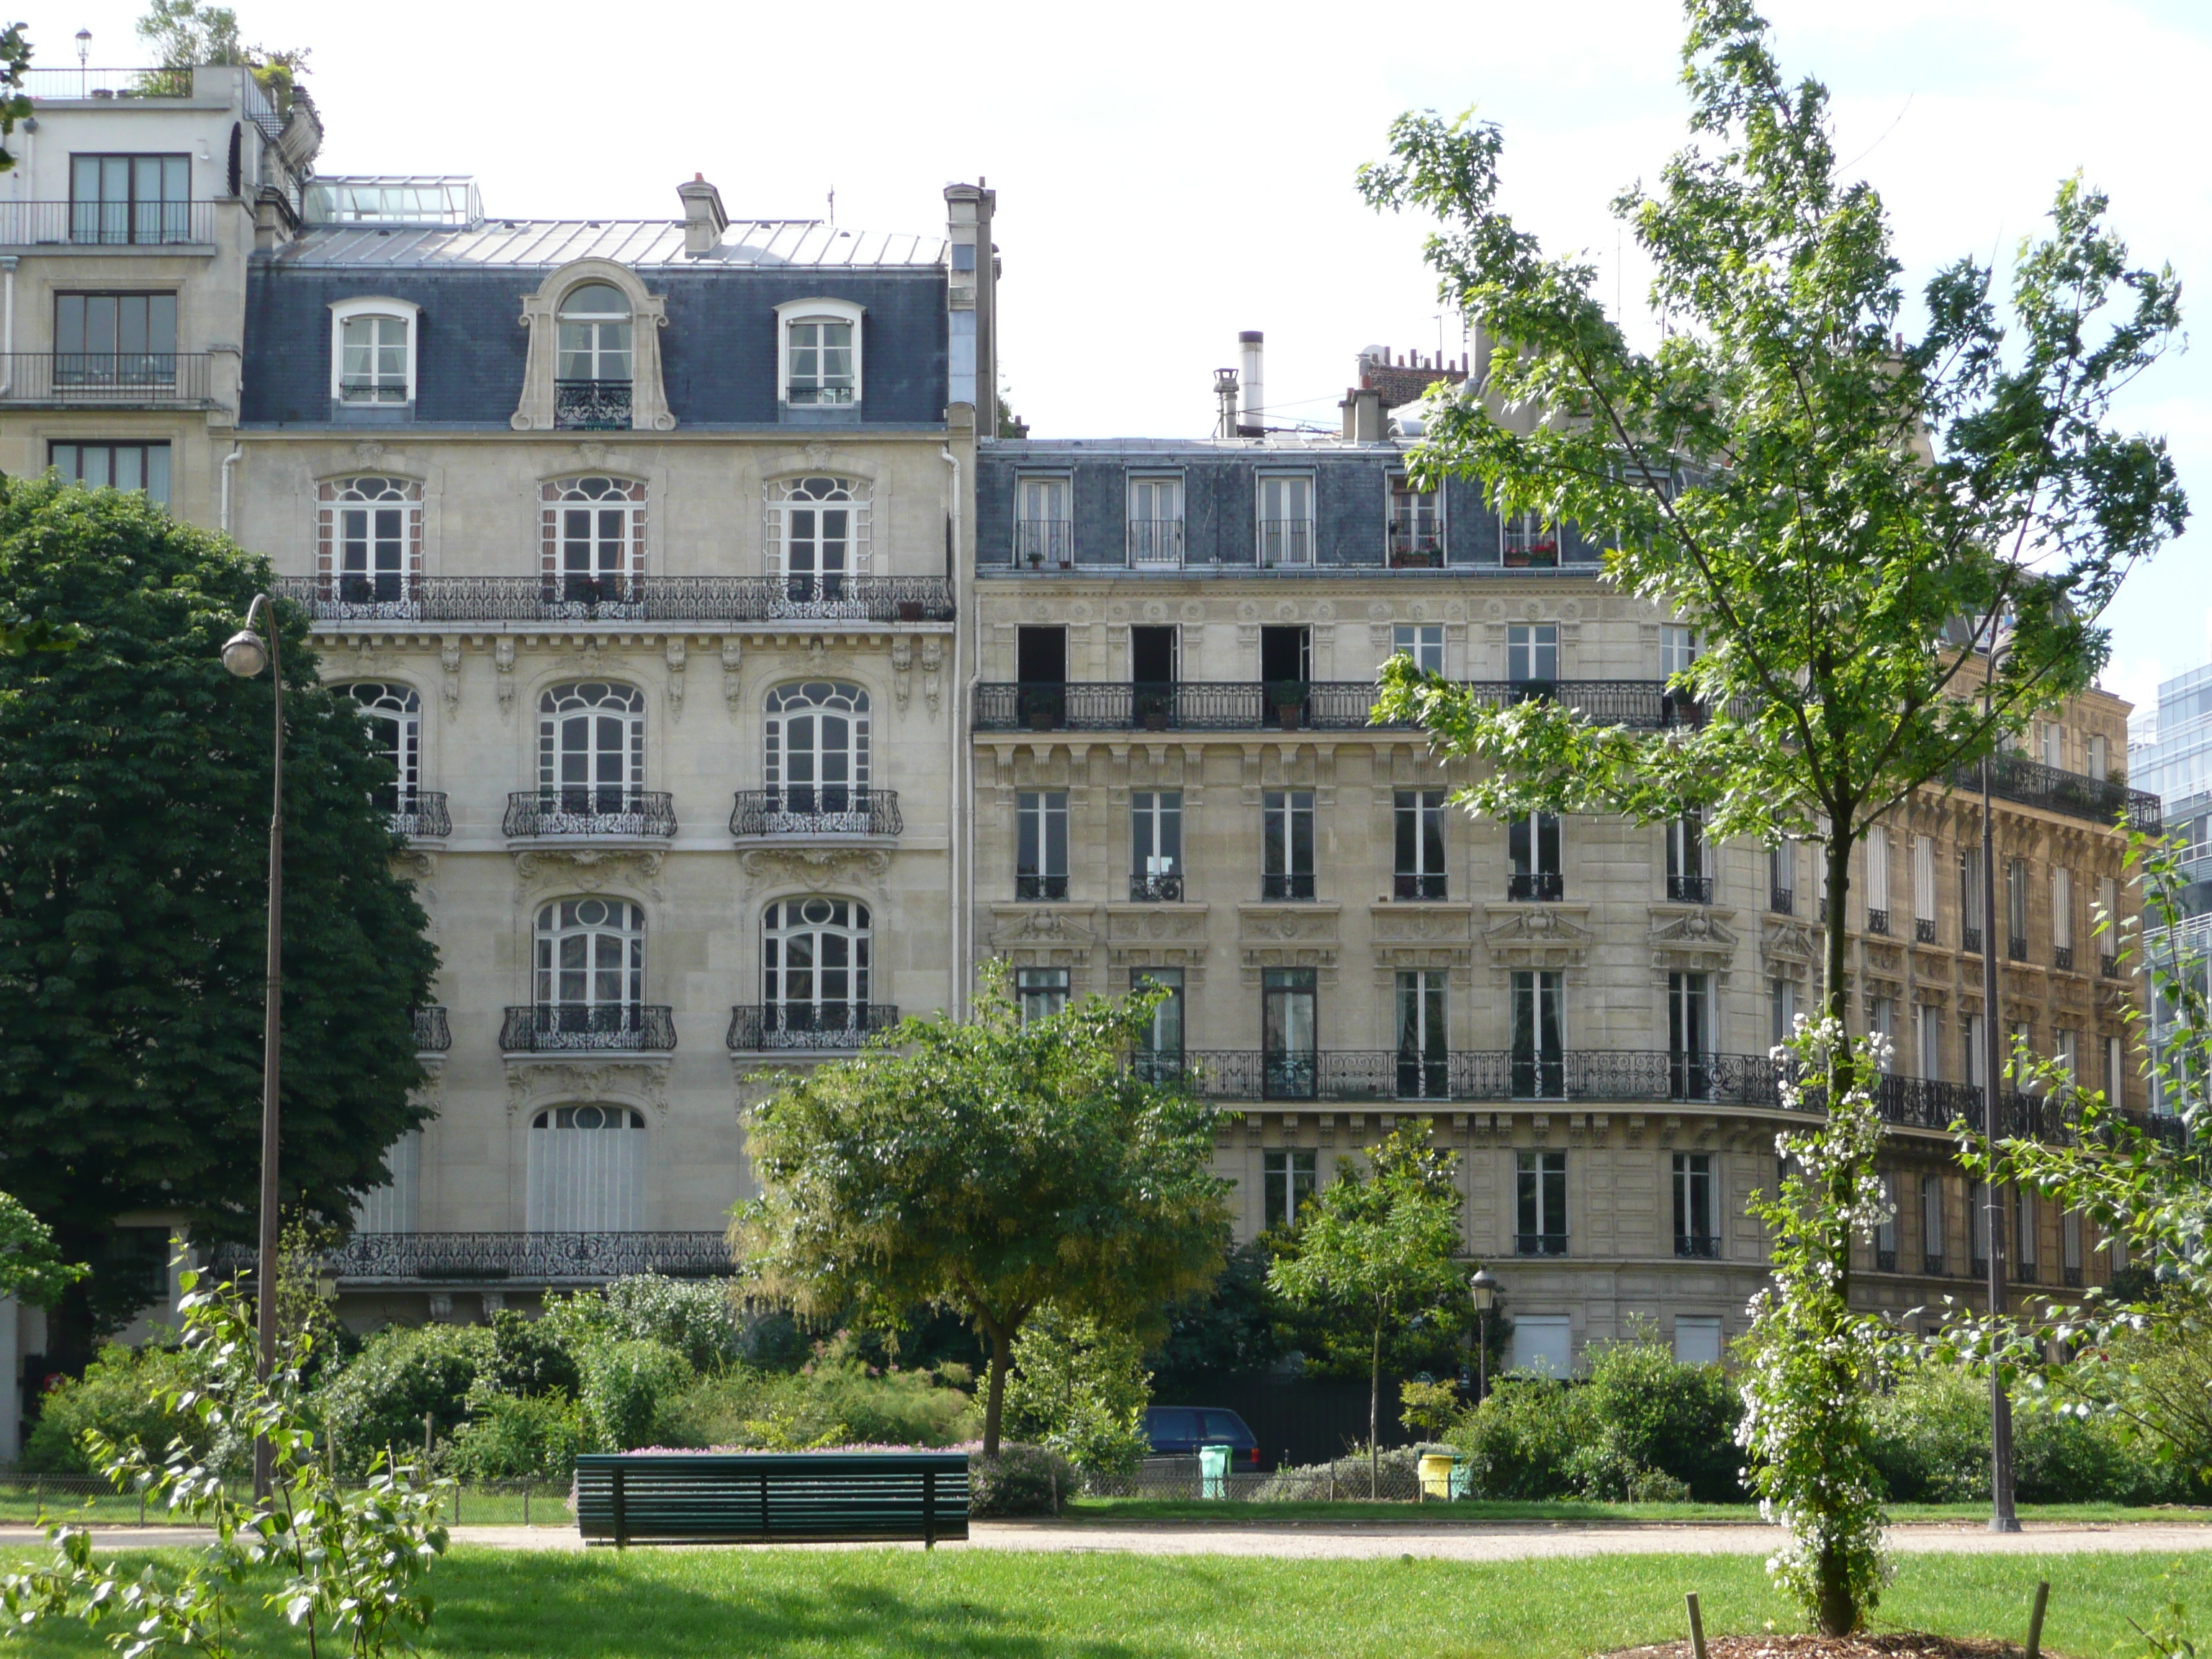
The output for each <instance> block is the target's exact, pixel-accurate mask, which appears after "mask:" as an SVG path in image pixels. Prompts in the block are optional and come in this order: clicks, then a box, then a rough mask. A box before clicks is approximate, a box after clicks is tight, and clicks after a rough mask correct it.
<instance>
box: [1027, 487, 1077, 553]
mask: <svg viewBox="0 0 2212 1659" xmlns="http://www.w3.org/2000/svg"><path fill="white" fill-rule="evenodd" d="M1040 506H1044V507H1053V508H1056V509H1057V510H1056V511H1054V512H1051V513H1039V512H1037V511H1036V509H1037V507H1040ZM1032 554H1035V555H1036V561H1037V563H1038V565H1039V566H1040V567H1042V566H1046V565H1054V566H1057V565H1060V564H1073V562H1075V480H1074V479H1073V477H1070V476H1069V475H1068V474H1066V473H1065V472H1022V473H1018V474H1016V475H1015V477H1014V566H1015V568H1017V569H1019V568H1021V567H1022V566H1024V565H1026V564H1027V563H1028V562H1029V561H1030V555H1032Z"/></svg>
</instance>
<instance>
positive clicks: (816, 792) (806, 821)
mask: <svg viewBox="0 0 2212 1659" xmlns="http://www.w3.org/2000/svg"><path fill="white" fill-rule="evenodd" d="M905 831H906V820H905V819H904V818H903V817H901V816H900V815H899V804H898V791H897V790H896V789H878V788H877V787H875V786H874V785H872V784H866V783H860V784H852V783H820V784H787V785H785V786H784V787H782V788H781V789H740V790H738V792H737V805H735V806H734V807H733V808H732V811H731V812H730V833H731V834H732V835H733V836H896V835H902V834H904V833H905Z"/></svg>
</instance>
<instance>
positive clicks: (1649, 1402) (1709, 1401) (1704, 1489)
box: [1583, 1340, 1744, 1504]
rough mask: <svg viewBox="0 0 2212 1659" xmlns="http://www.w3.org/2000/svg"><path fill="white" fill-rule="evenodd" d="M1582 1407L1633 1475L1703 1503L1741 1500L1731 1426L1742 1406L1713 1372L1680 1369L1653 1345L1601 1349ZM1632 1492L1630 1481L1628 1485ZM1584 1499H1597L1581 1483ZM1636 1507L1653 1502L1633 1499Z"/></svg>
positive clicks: (1653, 1487)
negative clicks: (1644, 1474) (1645, 1475)
mask: <svg viewBox="0 0 2212 1659" xmlns="http://www.w3.org/2000/svg"><path fill="white" fill-rule="evenodd" d="M1589 1395H1590V1398H1589V1406H1590V1410H1591V1411H1592V1413H1594V1414H1595V1417H1596V1419H1597V1423H1598V1425H1599V1428H1600V1430H1601V1431H1602V1433H1603V1434H1604V1436H1605V1438H1606V1440H1607V1442H1608V1443H1609V1444H1610V1445H1611V1446H1612V1447H1613V1449H1614V1450H1615V1451H1616V1452H1617V1453H1618V1454H1619V1455H1620V1457H1621V1458H1622V1459H1625V1460H1626V1462H1627V1463H1629V1464H1631V1465H1633V1466H1634V1467H1635V1468H1638V1469H1644V1470H1651V1471H1656V1472H1657V1473H1659V1474H1663V1475H1665V1476H1666V1477H1668V1479H1667V1480H1666V1481H1662V1482H1658V1483H1656V1485H1655V1484H1653V1483H1650V1482H1647V1483H1645V1485H1646V1486H1647V1487H1648V1488H1649V1489H1650V1490H1660V1489H1662V1488H1664V1489H1667V1490H1669V1491H1671V1490H1672V1487H1673V1486H1680V1487H1681V1488H1682V1489H1683V1492H1684V1494H1685V1495H1686V1496H1689V1497H1693V1498H1698V1499H1699V1500H1700V1501H1702V1502H1705V1503H1713V1504H1720V1503H1730V1502H1734V1501H1736V1500H1738V1499H1741V1498H1742V1497H1743V1495H1744V1492H1743V1485H1742V1482H1741V1480H1739V1479H1738V1478H1737V1472H1738V1470H1739V1469H1740V1468H1741V1466H1742V1462H1743V1459H1742V1456H1741V1454H1740V1453H1739V1452H1738V1451H1737V1449H1736V1445H1735V1425H1736V1421H1737V1419H1739V1418H1741V1416H1742V1415H1743V1401H1742V1399H1741V1396H1740V1395H1738V1394H1737V1392H1736V1389H1735V1384H1734V1383H1731V1382H1730V1381H1729V1377H1728V1374H1727V1372H1725V1371H1723V1370H1722V1369H1721V1368H1720V1367H1719V1366H1718V1365H1686V1364H1682V1363H1681V1362H1680V1360H1678V1359H1676V1358H1674V1353H1673V1352H1672V1351H1670V1350H1669V1349H1668V1348H1667V1347H1666V1346H1663V1345H1662V1344H1661V1343H1658V1342H1656V1341H1649V1340H1633V1341H1628V1342H1608V1343H1605V1344H1603V1345H1601V1346H1599V1347H1598V1348H1597V1350H1596V1352H1595V1356H1594V1358H1592V1361H1591V1364H1590V1377H1589ZM1627 1484H1628V1485H1631V1486H1633V1485H1634V1484H1635V1480H1634V1479H1633V1477H1631V1478H1630V1480H1629V1481H1628V1482H1627ZM1583 1491H1584V1493H1585V1495H1586V1496H1590V1497H1595V1496H1596V1493H1595V1492H1594V1491H1593V1490H1592V1489H1591V1488H1590V1486H1589V1484H1588V1483H1584V1486H1583ZM1636 1501H1638V1502H1646V1501H1657V1500H1650V1499H1638V1500H1636Z"/></svg>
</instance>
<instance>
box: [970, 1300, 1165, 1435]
mask: <svg viewBox="0 0 2212 1659" xmlns="http://www.w3.org/2000/svg"><path fill="white" fill-rule="evenodd" d="M1151 1400H1152V1375H1151V1373H1150V1372H1148V1371H1146V1370H1145V1365H1144V1351H1143V1348H1142V1346H1141V1345H1140V1344H1139V1342H1138V1340H1137V1339H1136V1338H1135V1336H1133V1334H1131V1333H1129V1332H1128V1331H1127V1330H1122V1329H1117V1328H1114V1327H1112V1326H1107V1325H1102V1324H1101V1323H1099V1322H1098V1321H1097V1320H1095V1319H1091V1318H1086V1317H1081V1316H1077V1317H1070V1316H1066V1315H1064V1314H1062V1313H1061V1312H1060V1310H1059V1309H1058V1308H1056V1307H1054V1306H1053V1305H1052V1304H1049V1303H1048V1304H1045V1305H1044V1306H1043V1307H1042V1308H1040V1309H1038V1310H1036V1313H1035V1314H1033V1315H1031V1316H1030V1322H1029V1323H1028V1324H1027V1325H1025V1326H1024V1327H1023V1328H1022V1334H1021V1336H1020V1337H1019V1338H1018V1340H1016V1341H1015V1343H1014V1369H1013V1373H1012V1376H1010V1377H1008V1379H1007V1382H1006V1426H1007V1429H1008V1431H1010V1432H1011V1433H1012V1435H1013V1437H1014V1438H1016V1439H1017V1440H1028V1441H1034V1442H1036V1443H1037V1444H1040V1445H1044V1446H1049V1447H1051V1448H1052V1449H1054V1451H1057V1452H1060V1453H1061V1454H1063V1455H1065V1456H1066V1459H1067V1461H1068V1462H1071V1463H1073V1464H1074V1465H1075V1467H1076V1468H1079V1469H1080V1470H1082V1471H1083V1472H1084V1473H1085V1474H1134V1473H1135V1472H1136V1468H1137V1465H1138V1463H1139V1462H1140V1461H1142V1459H1143V1458H1144V1455H1145V1454H1146V1450H1147V1449H1148V1448H1149V1445H1150V1443H1149V1442H1148V1441H1147V1440H1146V1437H1145V1407H1146V1405H1147V1404H1149V1403H1150V1402H1151Z"/></svg>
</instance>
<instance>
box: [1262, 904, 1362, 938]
mask: <svg viewBox="0 0 2212 1659" xmlns="http://www.w3.org/2000/svg"><path fill="white" fill-rule="evenodd" d="M1237 938H1238V939H1239V940H1241V941H1242V942H1243V943H1245V944H1248V945H1268V944H1273V943H1274V942H1275V941H1277V940H1282V941H1284V942H1285V943H1292V942H1309V941H1310V942H1312V943H1316V944H1328V945H1334V944H1335V943H1336V939H1337V927H1336V907H1335V906H1334V905H1333V904H1285V905H1280V906H1277V905H1268V904H1240V905H1239V906H1237Z"/></svg>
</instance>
